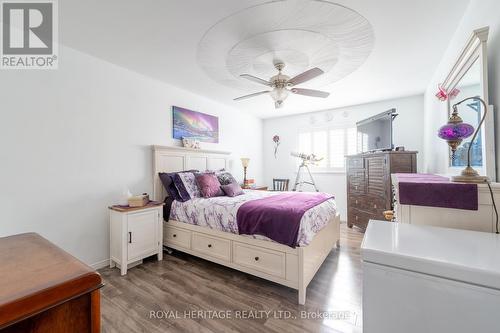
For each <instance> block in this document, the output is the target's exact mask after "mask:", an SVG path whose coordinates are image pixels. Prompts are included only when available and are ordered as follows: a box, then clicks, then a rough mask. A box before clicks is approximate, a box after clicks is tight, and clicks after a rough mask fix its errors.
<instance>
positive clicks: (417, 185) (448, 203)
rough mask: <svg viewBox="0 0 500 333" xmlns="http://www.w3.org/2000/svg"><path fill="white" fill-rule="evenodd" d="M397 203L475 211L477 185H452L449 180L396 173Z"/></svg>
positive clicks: (427, 175) (439, 177) (440, 177)
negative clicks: (397, 184)
mask: <svg viewBox="0 0 500 333" xmlns="http://www.w3.org/2000/svg"><path fill="white" fill-rule="evenodd" d="M396 177H397V178H398V183H399V202H400V203H401V204H404V205H416V206H430V207H443V208H456V209H467V210H477V208H478V193H477V184H464V183H452V182H450V179H449V178H446V177H442V176H437V175H432V174H418V173H397V174H396Z"/></svg>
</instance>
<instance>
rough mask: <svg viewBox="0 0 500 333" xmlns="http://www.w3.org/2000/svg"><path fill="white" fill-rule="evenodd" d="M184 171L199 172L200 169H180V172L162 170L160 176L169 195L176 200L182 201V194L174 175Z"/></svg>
mask: <svg viewBox="0 0 500 333" xmlns="http://www.w3.org/2000/svg"><path fill="white" fill-rule="evenodd" d="M183 172H198V170H187V171H179V172H160V173H159V174H158V176H159V177H160V180H161V182H162V184H163V186H164V187H165V190H166V191H167V193H168V196H169V197H170V198H172V199H174V200H177V201H182V198H181V196H180V195H179V191H178V190H177V187H175V183H174V177H175V174H177V173H183Z"/></svg>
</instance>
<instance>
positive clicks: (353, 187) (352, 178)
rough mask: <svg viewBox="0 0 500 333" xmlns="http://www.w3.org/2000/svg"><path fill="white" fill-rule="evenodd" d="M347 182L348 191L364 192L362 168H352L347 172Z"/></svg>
mask: <svg viewBox="0 0 500 333" xmlns="http://www.w3.org/2000/svg"><path fill="white" fill-rule="evenodd" d="M347 184H348V187H349V192H351V193H358V194H363V193H365V188H366V187H365V186H366V185H365V172H364V171H363V170H360V171H358V170H352V171H350V172H349V173H348V174H347Z"/></svg>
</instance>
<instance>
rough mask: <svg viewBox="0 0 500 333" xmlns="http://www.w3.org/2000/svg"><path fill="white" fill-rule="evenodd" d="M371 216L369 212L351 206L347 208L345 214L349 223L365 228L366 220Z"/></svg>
mask: <svg viewBox="0 0 500 333" xmlns="http://www.w3.org/2000/svg"><path fill="white" fill-rule="evenodd" d="M372 218H373V217H372V216H371V214H370V213H368V212H365V211H363V210H359V209H355V208H351V209H349V213H348V216H347V220H348V221H347V222H348V223H349V224H350V225H355V226H357V227H360V228H362V229H366V227H367V225H368V221H370V219H372Z"/></svg>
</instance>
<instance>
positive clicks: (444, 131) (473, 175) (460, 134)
mask: <svg viewBox="0 0 500 333" xmlns="http://www.w3.org/2000/svg"><path fill="white" fill-rule="evenodd" d="M469 100H476V101H480V102H481V104H482V105H483V110H484V112H483V117H482V118H481V121H480V122H479V125H478V126H477V128H476V131H474V127H473V126H472V125H470V124H467V123H464V122H463V120H462V118H461V117H460V116H459V115H458V106H459V105H460V104H462V103H464V102H466V101H469ZM487 112H488V107H487V106H486V103H485V102H484V100H483V99H482V98H480V97H468V98H465V99H463V100H461V101H460V102H458V103H456V104H454V105H453V113H452V114H451V116H450V119H449V120H448V123H447V124H446V125H444V126H442V127H441V128H440V129H439V131H438V136H439V137H440V138H441V139H444V140H446V142H447V143H448V145H449V146H450V148H451V151H452V154H453V156H454V154H455V151H456V150H457V148H458V146H460V144H461V143H462V140H463V139H465V138H468V137H469V136H471V134H472V133H474V135H473V136H472V140H471V141H470V145H469V148H468V149H467V167H466V168H465V169H463V170H462V172H461V173H460V175H459V176H453V177H451V181H452V182H461V183H484V182H488V177H485V176H480V175H479V173H478V172H477V171H476V170H474V168H472V167H471V165H470V164H471V162H470V160H471V156H470V154H471V148H472V144H473V143H474V139H476V136H477V133H478V132H479V129H480V128H481V125H483V122H484V119H485V117H486V113H487Z"/></svg>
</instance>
